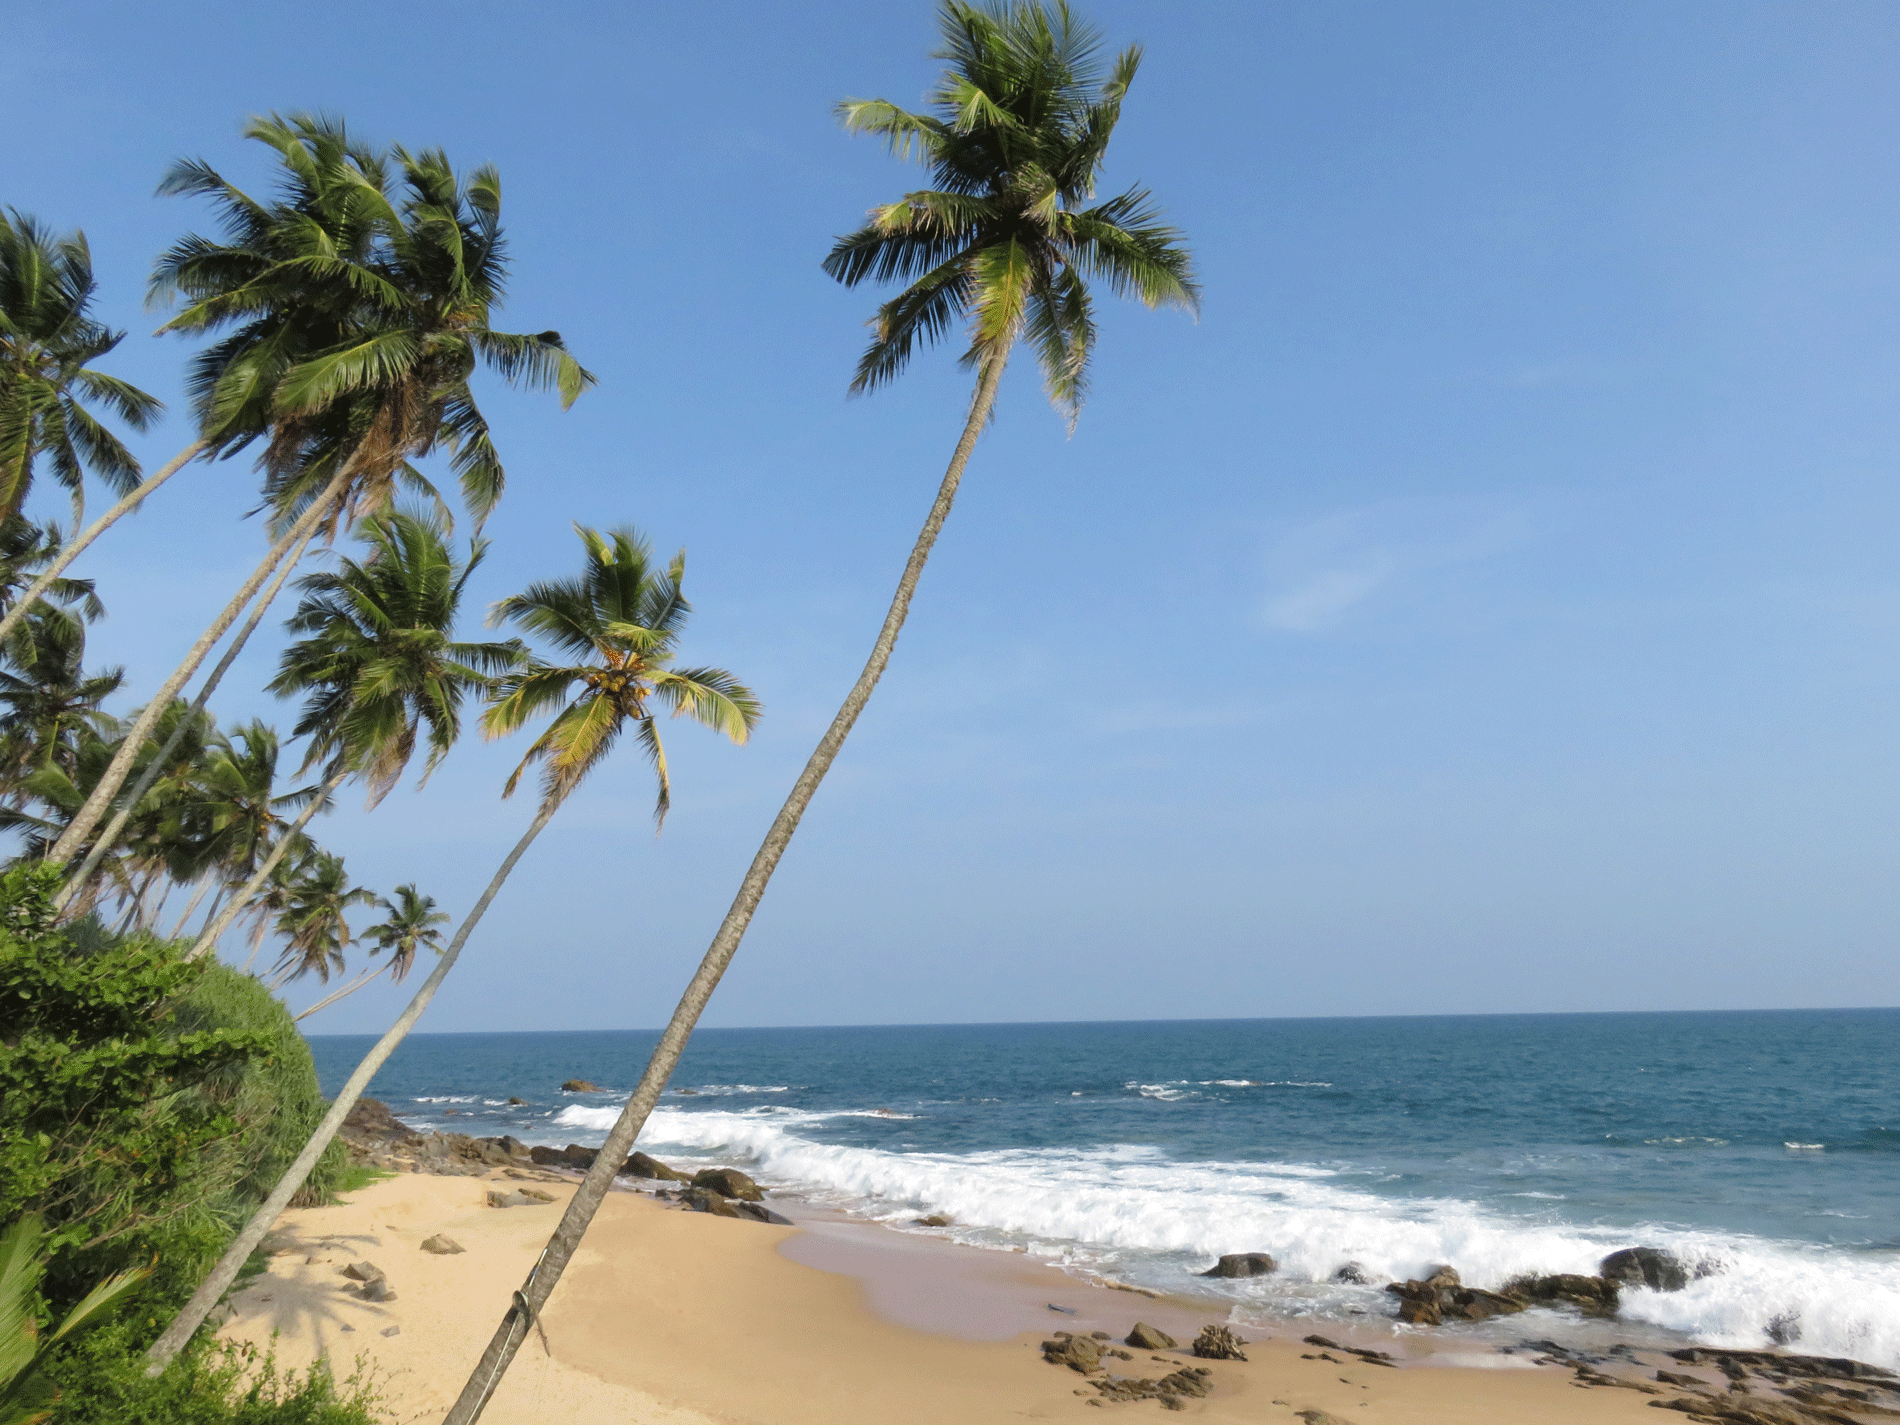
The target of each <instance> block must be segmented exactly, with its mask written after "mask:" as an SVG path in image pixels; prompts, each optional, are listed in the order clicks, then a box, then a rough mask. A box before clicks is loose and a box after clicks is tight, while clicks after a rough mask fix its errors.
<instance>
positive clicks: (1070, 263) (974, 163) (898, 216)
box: [444, 0, 1199, 1425]
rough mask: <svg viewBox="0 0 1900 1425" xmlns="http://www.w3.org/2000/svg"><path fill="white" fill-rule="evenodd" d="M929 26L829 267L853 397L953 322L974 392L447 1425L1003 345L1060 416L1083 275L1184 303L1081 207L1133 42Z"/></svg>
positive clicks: (584, 1204)
mask: <svg viewBox="0 0 1900 1425" xmlns="http://www.w3.org/2000/svg"><path fill="white" fill-rule="evenodd" d="M938 24H939V30H940V33H941V35H942V45H941V46H940V48H939V49H938V50H937V56H938V57H939V58H941V59H944V60H946V61H948V68H947V70H946V71H945V73H944V76H943V79H942V81H941V82H940V83H939V84H938V86H937V89H936V91H935V93H934V94H933V95H932V110H933V112H931V113H926V114H917V113H912V112H909V111H907V110H904V109H901V108H899V107H898V106H897V105H895V104H891V103H888V102H886V101H884V100H848V101H846V102H845V103H843V104H841V105H840V106H839V109H838V112H839V115H840V117H841V118H842V119H843V121H844V124H845V126H846V127H847V128H849V129H851V130H853V131H855V132H858V133H871V134H877V135H881V136H882V137H883V138H884V139H885V140H886V141H887V142H888V143H889V145H890V147H891V149H892V151H893V152H894V153H896V154H898V155H899V156H910V155H913V154H914V155H916V156H917V157H918V158H920V159H921V160H922V162H923V163H924V164H925V165H926V166H927V167H928V168H929V170H930V174H931V178H932V180H933V184H932V187H930V188H929V189H926V190H922V191H918V192H913V193H907V194H905V195H904V196H903V197H902V198H900V199H898V200H897V201H896V202H894V203H891V204H888V205H886V206H884V207H880V208H876V209H873V210H872V212H871V221H870V222H869V223H868V224H866V225H865V226H864V227H862V228H860V229H858V230H857V231H856V232H853V233H849V234H847V235H846V236H844V237H842V238H840V239H838V242H837V244H836V245H835V246H834V247H833V248H832V251H831V255H830V256H829V257H828V258H827V259H826V260H825V270H826V271H827V272H829V273H830V274H831V275H832V276H833V277H835V278H837V279H838V280H839V281H840V282H843V283H844V284H845V285H846V286H851V287H854V286H856V285H858V284H859V283H861V282H864V281H866V280H868V279H876V280H878V281H889V280H891V279H893V278H896V279H902V280H905V281H907V282H909V284H910V285H909V286H908V287H906V288H905V290H904V291H903V292H902V293H900V294H899V295H898V296H897V297H895V298H893V299H892V300H890V301H888V302H886V303H884V304H883V305H882V306H881V307H879V308H878V312H877V317H876V320H875V321H874V322H873V324H872V325H873V329H874V332H875V335H874V337H873V339H872V341H871V344H870V347H869V349H867V350H866V352H865V353H864V356H863V358H862V360H860V361H859V363H858V371H857V377H856V379H855V380H854V381H853V383H852V389H853V390H854V391H870V390H874V389H875V388H877V387H878V386H880V385H882V384H883V383H885V382H887V381H889V380H891V379H892V378H894V377H895V376H896V375H897V374H898V373H899V372H900V371H902V370H903V369H904V366H905V365H906V363H907V362H908V361H909V359H910V357H911V355H912V353H913V352H914V351H915V350H916V348H917V347H918V346H919V345H922V344H928V343H931V342H934V341H936V340H937V339H939V338H941V337H942V336H944V335H945V334H946V333H948V332H949V331H950V330H951V329H952V328H953V327H955V326H956V325H958V324H959V323H962V324H963V325H964V327H965V329H966V331H967V334H968V338H969V346H968V347H967V348H966V349H965V351H964V354H963V365H964V366H965V367H966V368H969V369H971V370H973V371H974V372H975V373H976V389H975V393H974V395H973V396H972V398H971V401H970V410H969V415H968V418H967V419H966V420H965V422H964V426H963V434H962V436H961V438H960V439H959V440H958V441H957V446H956V450H955V452H954V453H953V455H952V456H951V459H950V466H949V469H948V470H947V471H946V472H945V474H944V477H943V481H942V483H941V485H940V486H939V487H938V490H937V498H936V500H935V502H934V503H933V504H932V506H931V509H930V513H929V515H928V516H927V517H926V519H925V520H924V525H923V529H922V531H921V532H920V533H919V534H918V536H917V540H916V543H915V545H914V546H913V547H912V549H911V553H910V558H909V560H908V562H907V563H906V564H905V566H904V572H903V575H902V576H901V577H900V578H899V580H898V585H897V593H896V596H895V597H894V598H893V600H892V601H891V607H890V611H889V613H888V614H886V616H885V619H884V625H883V627H882V629H880V630H879V633H878V636H877V641H876V643H875V644H874V645H873V647H872V650H871V656H870V659H869V660H868V661H867V662H866V664H865V666H864V671H863V672H862V673H861V674H860V675H859V677H858V680H857V683H856V684H855V685H854V686H853V687H852V689H851V691H850V693H849V695H848V696H847V697H846V698H845V701H844V705H843V706H842V707H841V708H840V709H839V710H838V714H837V716H836V717H835V718H834V719H833V721H832V723H831V726H830V727H829V728H828V729H827V730H826V732H825V734H824V736H823V737H822V738H821V739H820V740H819V743H818V747H817V749H816V750H815V751H814V752H813V753H812V756H811V758H810V760H809V761H808V762H807V763H806V764H805V769H804V771H803V772H802V773H801V774H800V775H799V777H798V780H797V781H796V782H795V783H794V784H793V787H792V792H791V795H790V796H789V797H788V798H787V799H786V801H785V804H784V806H783V807H782V808H781V809H780V811H779V814H778V817H777V818H776V820H774V822H773V823H772V826H771V829H770V830H769V831H768V832H767V833H766V836H765V842H764V844H763V845H762V846H761V847H760V848H759V851H758V854H757V855H756V856H755V857H754V859H753V862H752V865H751V866H750V868H748V870H747V871H746V874H745V878H744V880H743V881H742V882H741V883H740V887H739V893H738V895H737V896H736V897H735V898H734V901H733V904H732V908H731V909H730V910H729V911H728V912H727V914H726V918H725V921H724V922H723V923H722V924H721V925H720V927H719V930H718V932H717V933H716V934H715V936H714V937H713V941H712V944H711V946H710V947H709V948H708V949H707V951H706V955H705V957H704V959H703V960H702V961H701V962H700V966H699V969H698V971H697V972H696V973H695V974H694V976H693V979H692V981H691V983H690V984H689V985H688V986H687V989H686V993H685V995H684V996H683V997H682V999H681V1000H680V1004H679V1007H678V1009H676V1010H675V1011H674V1014H673V1017H672V1019H671V1021H670V1022H669V1023H668V1024H667V1027H666V1029H665V1030H664V1032H663V1033H662V1034H661V1036H660V1041H659V1044H658V1045H657V1046H656V1047H655V1049H654V1051H653V1056H652V1059H651V1060H650V1061H649V1063H648V1065H647V1069H646V1072H645V1074H643V1075H642V1077H641V1080H640V1083H639V1085H638V1086H637V1087H636V1088H635V1090H634V1092H633V1093H632V1095H630V1096H629V1098H628V1101H627V1104H626V1107H625V1109H624V1110H623V1111H622V1113H621V1115H620V1118H619V1120H618V1121H617V1122H616V1123H615V1124H614V1127H613V1129H612V1131H611V1132H610V1133H609V1134H608V1137H607V1142H606V1145H605V1146H604V1147H603V1148H602V1149H601V1151H600V1154H599V1156H598V1157H597V1158H596V1159H595V1160H594V1166H593V1168H592V1169H590V1170H589V1172H588V1174H587V1177H586V1179H585V1181H584V1182H583V1183H582V1185H581V1187H580V1189H579V1190H578V1191H576V1192H575V1194H574V1196H573V1198H572V1199H571V1200H570V1202H569V1204H568V1207H567V1210H566V1211H565V1213H564V1214H563V1215H562V1218H561V1221H560V1224H559V1226H558V1227H557V1228H556V1229H555V1232H554V1235H553V1237H552V1238H550V1240H549V1242H548V1246H547V1250H546V1251H545V1252H544V1253H543V1254H542V1255H541V1257H540V1258H539V1259H538V1260H537V1262H536V1264H535V1266H534V1269H533V1270H532V1271H531V1272H530V1273H529V1275H528V1279H527V1281H526V1283H525V1284H524V1285H523V1288H522V1290H521V1291H520V1292H518V1293H516V1295H515V1297H514V1299H513V1304H512V1305H510V1307H509V1308H508V1311H507V1314H506V1315H505V1316H504V1318H503V1320H502V1323H501V1325H500V1327H499V1328H497V1330H496V1332H495V1335H494V1337H493V1339H492V1340H491V1341H490V1342H489V1344H488V1347H487V1349H486V1350H485V1351H484V1352H483V1354H482V1357H481V1361H480V1363H479V1364H478V1365H477V1366H476V1368H475V1370H474V1372H473V1373H472V1374H471V1375H470V1377H469V1380H468V1383H467V1384H466V1385H465V1386H464V1387H463V1390H462V1394H461V1396H460V1398H459V1399H458V1400H457V1401H456V1403H455V1406H454V1407H453V1408H452V1409H451V1410H450V1411H449V1414H448V1417H447V1419H446V1421H445V1422H444V1425H472V1422H473V1421H474V1420H475V1419H476V1418H477V1417H478V1416H479V1415H480V1414H481V1410H482V1407H483V1404H484V1403H485V1402H486V1400H487V1398H488V1395H489V1393H490V1392H491V1391H492V1390H493V1389H494V1387H495V1384H496V1382H498V1381H499V1380H500V1379H501V1376H502V1373H503V1372H504V1371H505V1370H506V1369H507V1365H508V1362H509V1361H511V1360H512V1359H513V1358H514V1353H515V1350H516V1349H517V1347H518V1346H519V1345H520V1342H521V1341H522V1340H524V1339H525V1338H526V1334H527V1322H528V1321H529V1320H530V1319H532V1317H533V1314H534V1313H535V1312H537V1311H539V1310H540V1309H541V1307H542V1305H543V1304H544V1303H545V1302H546V1301H547V1298H548V1294H549V1293H550V1292H551V1291H552V1290H553V1289H554V1285H555V1283H556V1282H558V1281H559V1280H560V1277H561V1273H562V1271H564V1270H565V1268H566V1266H567V1263H568V1261H569V1260H570V1258H571V1257H572V1255H573V1253H574V1251H575V1249H576V1248H577V1247H578V1246H579V1244H580V1240H581V1237H582V1235H583V1234H584V1233H585V1232H586V1230H587V1224H588V1222H589V1221H590V1220H591V1219H592V1217H593V1214H594V1212H595V1211H596V1210H597V1209H598V1207H599V1205H600V1203H601V1202H602V1201H603V1200H604V1198H605V1196H606V1193H607V1190H608V1188H609V1187H610V1186H611V1185H612V1180H613V1174H614V1171H615V1167H616V1165H617V1164H619V1163H621V1162H624V1161H625V1159H626V1155H627V1153H628V1152H629V1151H630V1150H631V1148H632V1146H633V1141H634V1139H635V1137H636V1136H637V1135H638V1133H639V1131H640V1128H641V1126H642V1125H643V1124H644V1123H645V1122H646V1118H647V1115H648V1114H649V1113H650V1112H651V1111H652V1108H653V1104H654V1102H655V1101H656V1100H657V1099H658V1097H659V1094H660V1091H661V1089H662V1088H664V1087H665V1085H666V1081H667V1078H668V1077H669V1076H670V1075H671V1074H672V1072H673V1067H674V1065H675V1064H676V1063H677V1062H678V1061H679V1056H680V1054H681V1052H682V1051H683V1050H684V1049H685V1047H686V1041H687V1039H688V1037H689V1036H690V1035H691V1033H692V1030H693V1026H694V1025H695V1024H696V1023H697V1022H698V1019H699V1015H700V1013H701V1012H702V1011H703V1010H704V1008H705V1006H706V1003H707V1001H708V1000H709V999H710V998H711V996H712V992H713V990H714V988H715V987H716V986H717V985H718V983H719V979H720V977H721V976H722V975H723V974H724V973H725V970H726V966H727V965H728V964H730V963H731V960H732V956H733V954H734V953H735V952H736V951H737V950H738V948H739V942H740V940H741V939H742V938H743V937H744V935H745V930H746V927H747V925H749V924H750V922H751V919H752V915H753V912H754V911H755V910H756V909H757V908H758V905H759V901H760V899H761V898H762V897H763V896H764V894H765V888H766V886H767V884H768V883H769V882H770V881H771V878H772V873H773V871H774V870H775V869H776V868H777V866H778V862H779V858H780V857H781V856H782V855H783V854H784V852H785V848H786V847H787V846H788V845H789V844H790V843H791V838H792V833H793V832H794V831H795V830H796V829H797V826H798V823H799V819H800V818H801V817H802V816H803V815H804V813H805V809H806V807H807V806H809V805H810V803H811V799H812V796H813V795H814V794H815V793H816V792H817V790H818V785H819V783H820V782H822V781H823V780H824V777H825V774H826V772H828V771H829V770H830V768H831V764H832V762H833V761H834V760H835V759H836V757H837V755H838V753H839V751H840V750H841V749H842V748H843V746H844V742H845V738H846V737H847V735H849V733H850V731H851V728H852V726H853V725H854V724H855V723H856V722H857V719H858V716H859V714H860V713H861V712H863V710H864V707H865V704H866V703H867V702H869V700H870V697H871V692H872V689H873V688H875V687H876V686H877V681H878V679H879V678H880V677H881V676H882V675H883V673H884V669H885V667H886V666H887V665H888V664H889V662H890V658H891V653H892V651H893V649H894V648H895V647H896V645H897V635H898V632H899V631H900V630H901V629H902V628H903V625H904V619H905V617H906V615H907V614H908V612H909V609H910V601H911V596H912V594H913V593H914V592H915V590H916V587H917V581H918V579H919V578H920V577H921V576H922V574H923V570H924V563H925V561H926V560H927V559H928V558H929V555H930V550H931V547H932V546H933V545H934V544H935V543H936V539H937V534H938V532H939V531H940V530H941V529H942V527H943V522H944V520H945V519H946V518H947V517H948V516H949V513H950V506H951V503H952V501H953V500H954V499H955V497H956V492H957V486H958V484H959V483H960V481H961V480H962V478H963V469H964V466H965V464H966V463H967V462H968V461H969V458H970V454H971V452H972V451H973V450H974V449H975V448H976V442H977V437H978V436H979V435H980V434H981V433H982V431H983V428H984V427H985V426H986V425H987V424H988V423H989V419H990V413H991V411H992V409H993V408H994V405H995V401H996V391H997V387H998V384H999V383H1000V382H1001V380H1002V376H1003V368H1004V365H1005V364H1006V363H1007V361H1008V360H1009V355H1010V352H1011V351H1012V350H1013V349H1014V348H1015V345H1016V343H1017V342H1018V341H1026V342H1027V343H1028V344H1029V346H1030V348H1031V349H1032V351H1033V352H1034V353H1035V356H1036V360H1037V363H1038V365H1039V366H1040V367H1041V368H1042V375H1043V381H1044V384H1045V385H1046V386H1047V388H1048V391H1049V396H1050V399H1051V400H1052V401H1054V402H1055V404H1056V406H1057V408H1058V409H1059V410H1061V411H1062V412H1063V413H1064V414H1065V415H1066V416H1067V417H1068V418H1069V421H1070V423H1071V424H1073V422H1074V420H1075V416H1076V413H1077V411H1078V410H1079V409H1080V406H1081V402H1082V399H1083V396H1084V395H1085V394H1086V392H1087V387H1088V380H1087V378H1088V362H1089V356H1090V354H1091V352H1092V350H1093V347H1094V340H1095V327H1094V320H1093V315H1092V311H1091V305H1090V296H1089V290H1088V281H1087V279H1088V278H1090V277H1095V278H1099V279H1100V280H1101V281H1103V282H1105V283H1106V284H1107V285H1108V286H1109V288H1110V289H1111V290H1113V291H1115V292H1116V293H1118V294H1124V295H1129V296H1134V297H1137V298H1139V299H1140V300H1141V301H1143V302H1145V303H1147V304H1148V305H1149V306H1150V307H1153V306H1158V305H1163V304H1172V305H1177V306H1183V307H1189V308H1192V307H1194V306H1195V305H1196V303H1197V302H1198V299H1199V294H1198V290H1197V288H1196V286H1195V282H1194V277H1193V271H1192V266H1191V263H1190V260H1189V257H1188V254H1187V251H1186V249H1185V248H1184V247H1183V246H1182V244H1181V235H1180V234H1179V233H1178V232H1176V231H1175V230H1174V229H1173V228H1171V227H1168V226H1166V225H1165V224H1163V223H1162V222H1161V221H1160V219H1159V217H1158V215H1157V213H1156V210H1155V207H1154V204H1153V202H1152V201H1151V199H1150V198H1149V196H1148V194H1147V193H1146V192H1145V191H1143V190H1141V189H1139V188H1131V189H1129V190H1128V191H1126V192H1124V193H1122V194H1120V195H1119V196H1117V197H1114V198H1110V199H1108V200H1106V201H1105V202H1100V203H1097V202H1095V182H1096V177H1097V175H1098V174H1099V173H1100V171H1101V167H1102V161H1103V158H1104V155H1105V154H1106V152H1107V149H1108V142H1109V138H1110V136H1111V135H1112V134H1113V132H1114V130H1115V125H1116V122H1117V120H1118V119H1119V118H1120V117H1121V106H1122V100H1123V98H1124V96H1125V95H1126V94H1127V92H1128V86H1129V83H1130V82H1131V81H1132V80H1133V79H1134V76H1135V70H1136V67H1137V65H1138V64H1139V62H1140V59H1141V50H1140V48H1139V47H1130V48H1129V49H1127V50H1125V51H1124V52H1123V53H1122V54H1121V55H1120V56H1119V57H1117V58H1116V59H1115V60H1114V62H1113V63H1112V64H1110V65H1108V66H1107V68H1106V70H1104V69H1103V67H1102V66H1101V64H1100V62H1099V55H1100V45H1101V42H1100V39H1099V37H1098V35H1097V34H1096V32H1095V31H1094V30H1092V29H1090V28H1089V27H1088V26H1086V25H1084V24H1082V23H1081V22H1080V21H1079V20H1077V18H1076V17H1075V15H1074V14H1073V13H1072V12H1071V11H1070V9H1069V7H1068V6H1067V5H1066V4H1065V3H1063V0H999V3H995V4H990V5H982V6H979V5H972V4H967V3H963V0H943V3H942V4H941V5H940V7H939V9H938Z"/></svg>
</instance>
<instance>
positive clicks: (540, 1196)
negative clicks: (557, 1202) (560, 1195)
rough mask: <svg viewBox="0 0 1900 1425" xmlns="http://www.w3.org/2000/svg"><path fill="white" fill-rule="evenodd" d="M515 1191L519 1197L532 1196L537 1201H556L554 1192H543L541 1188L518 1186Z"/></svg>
mask: <svg viewBox="0 0 1900 1425" xmlns="http://www.w3.org/2000/svg"><path fill="white" fill-rule="evenodd" d="M515 1193H516V1195H517V1196H519V1197H531V1198H533V1199H534V1200H535V1201H536V1202H553V1201H554V1194H553V1193H551V1192H542V1191H541V1189H540V1188H516V1189H515Z"/></svg>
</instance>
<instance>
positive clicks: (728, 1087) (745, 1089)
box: [673, 1084, 792, 1098]
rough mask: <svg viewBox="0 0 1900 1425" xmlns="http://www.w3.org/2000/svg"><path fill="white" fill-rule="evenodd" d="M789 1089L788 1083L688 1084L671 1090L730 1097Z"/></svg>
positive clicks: (715, 1096)
mask: <svg viewBox="0 0 1900 1425" xmlns="http://www.w3.org/2000/svg"><path fill="white" fill-rule="evenodd" d="M791 1091H792V1086H791V1085H790V1084H689V1085H686V1086H685V1087H683V1088H677V1089H674V1090H673V1092H674V1093H677V1094H685V1095H686V1096H688V1097H691V1096H692V1095H694V1094H703V1095H704V1096H705V1097H707V1098H730V1097H732V1096H733V1095H735V1094H755V1093H790V1092H791Z"/></svg>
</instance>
